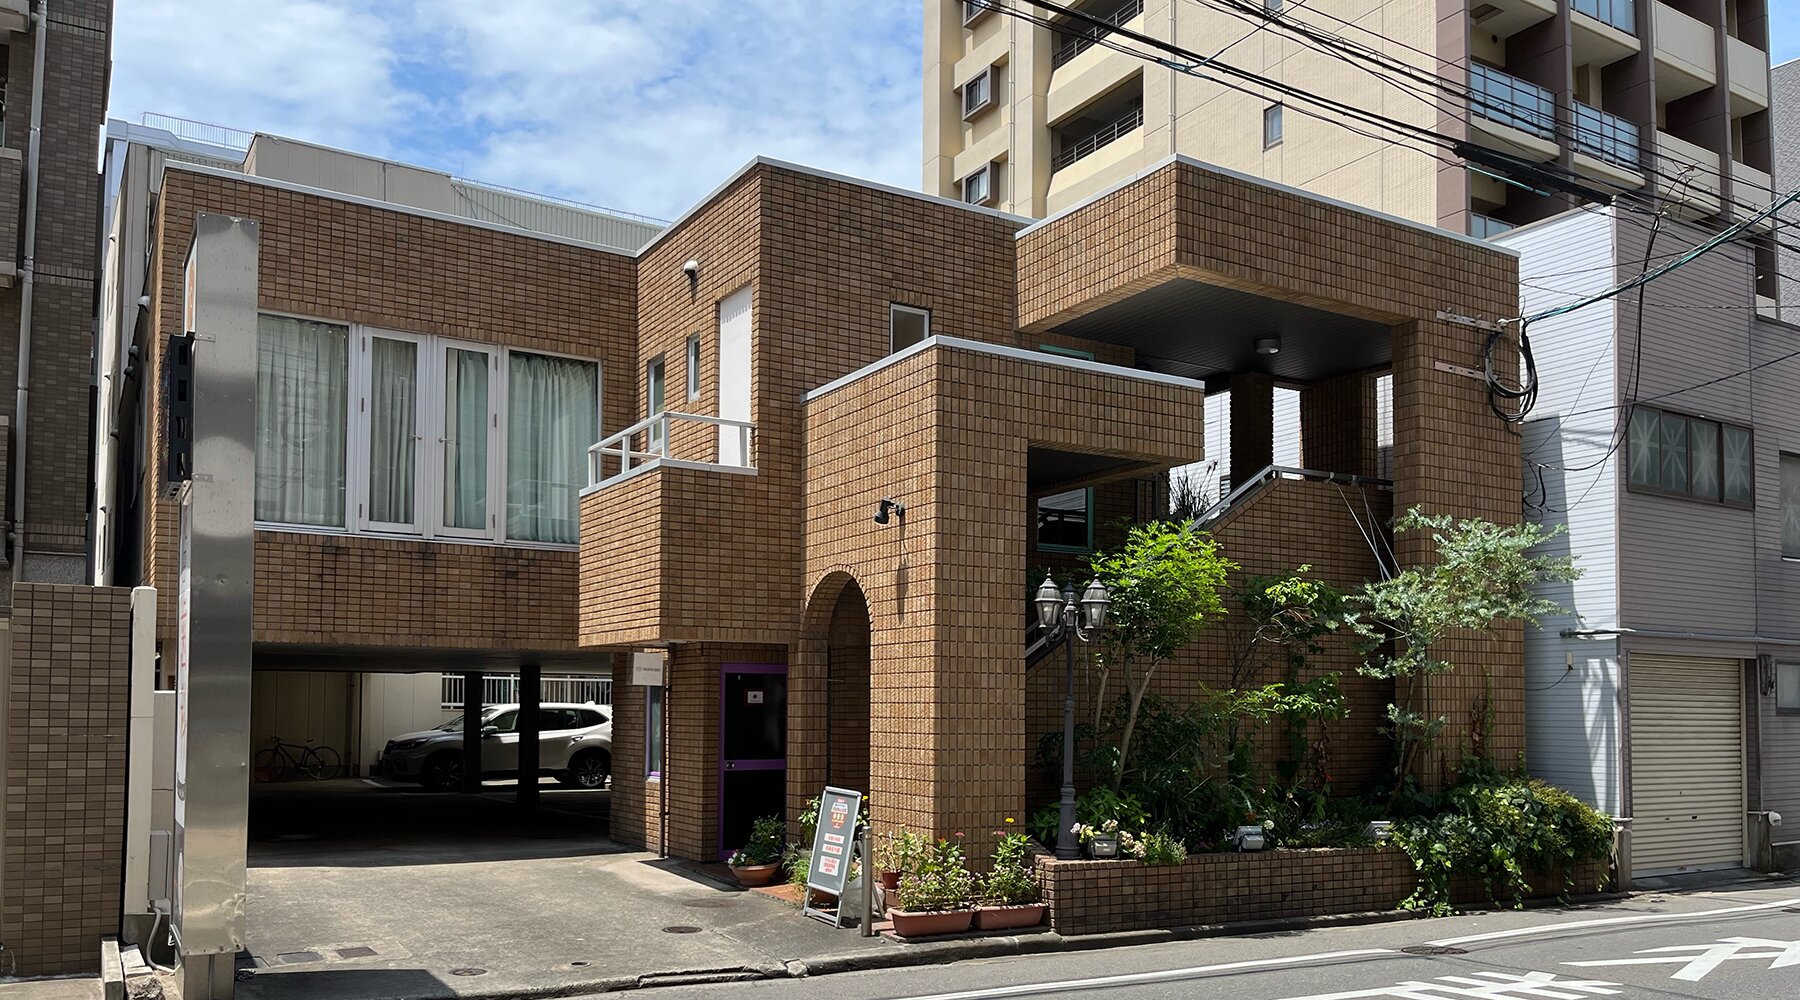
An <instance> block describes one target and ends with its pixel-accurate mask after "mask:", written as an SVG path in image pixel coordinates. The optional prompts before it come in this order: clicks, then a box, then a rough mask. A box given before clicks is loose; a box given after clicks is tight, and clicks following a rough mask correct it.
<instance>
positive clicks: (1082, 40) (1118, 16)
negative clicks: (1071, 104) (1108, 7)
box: [1050, 0, 1144, 69]
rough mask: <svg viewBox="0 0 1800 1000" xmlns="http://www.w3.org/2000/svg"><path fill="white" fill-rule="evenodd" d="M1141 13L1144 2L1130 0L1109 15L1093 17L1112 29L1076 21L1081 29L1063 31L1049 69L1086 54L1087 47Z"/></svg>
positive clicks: (1142, 0)
mask: <svg viewBox="0 0 1800 1000" xmlns="http://www.w3.org/2000/svg"><path fill="white" fill-rule="evenodd" d="M1143 12H1144V0H1131V2H1130V3H1127V4H1125V5H1124V6H1122V7H1120V8H1119V9H1118V10H1115V11H1113V12H1112V13H1111V14H1097V15H1095V17H1097V18H1098V19H1099V20H1102V21H1105V22H1106V23H1107V24H1109V25H1111V26H1112V27H1107V28H1103V27H1101V26H1099V25H1097V24H1088V23H1087V22H1085V21H1080V20H1079V19H1078V20H1077V22H1076V23H1078V24H1080V25H1081V27H1079V28H1072V29H1067V30H1064V31H1063V33H1062V41H1061V42H1059V43H1057V46H1056V51H1055V52H1052V53H1051V54H1050V68H1052V69H1055V68H1056V67H1058V66H1061V65H1062V64H1063V63H1066V62H1068V61H1069V60H1071V59H1073V58H1075V57H1076V56H1078V55H1080V54H1082V53H1083V52H1086V51H1087V50H1088V47H1089V46H1091V45H1093V44H1094V43H1095V42H1097V41H1099V40H1100V39H1102V38H1105V37H1106V36H1107V35H1110V34H1112V33H1113V28H1117V27H1119V26H1121V25H1123V24H1124V23H1125V22H1126V21H1129V20H1131V19H1132V18H1134V17H1136V16H1138V15H1139V14H1142V13H1143Z"/></svg>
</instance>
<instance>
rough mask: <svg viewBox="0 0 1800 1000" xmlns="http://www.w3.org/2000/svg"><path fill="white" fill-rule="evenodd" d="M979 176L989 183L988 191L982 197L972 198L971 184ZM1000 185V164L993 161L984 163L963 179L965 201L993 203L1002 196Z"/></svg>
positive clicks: (971, 203) (969, 202)
mask: <svg viewBox="0 0 1800 1000" xmlns="http://www.w3.org/2000/svg"><path fill="white" fill-rule="evenodd" d="M978 177H979V178H981V179H982V182H983V183H985V184H986V185H987V193H986V194H984V195H982V196H981V197H980V198H971V197H969V184H970V182H972V181H974V180H975V179H976V178H978ZM999 187H1000V164H998V163H996V162H992V161H990V162H987V163H983V164H982V165H981V166H979V167H977V168H975V170H973V171H972V172H970V174H969V175H968V176H967V177H964V178H963V179H962V194H963V201H964V202H965V203H967V204H970V205H992V204H993V203H994V202H995V201H996V200H998V198H999V197H1000V193H999Z"/></svg>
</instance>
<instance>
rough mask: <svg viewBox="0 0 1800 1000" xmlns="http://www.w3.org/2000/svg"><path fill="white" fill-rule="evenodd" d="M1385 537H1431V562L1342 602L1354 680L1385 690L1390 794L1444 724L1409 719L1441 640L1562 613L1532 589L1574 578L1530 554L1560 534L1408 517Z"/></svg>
mask: <svg viewBox="0 0 1800 1000" xmlns="http://www.w3.org/2000/svg"><path fill="white" fill-rule="evenodd" d="M1394 531H1395V533H1396V534H1400V533H1405V532H1409V531H1429V532H1431V539H1432V542H1433V544H1434V545H1435V546H1436V548H1437V558H1436V560H1435V561H1433V562H1432V563H1431V564H1429V565H1425V566H1414V567H1409V568H1407V569H1405V570H1402V571H1401V572H1400V573H1398V574H1396V575H1395V576H1393V577H1391V578H1389V579H1386V580H1379V581H1373V582H1370V583H1366V584H1364V585H1363V587H1362V590H1361V591H1360V592H1359V593H1358V594H1356V595H1355V596H1354V597H1353V598H1352V599H1351V604H1352V606H1353V608H1354V610H1353V611H1352V612H1351V613H1350V614H1349V615H1348V616H1347V624H1348V625H1349V626H1350V627H1351V628H1352V629H1353V630H1354V631H1355V632H1356V633H1357V634H1358V635H1360V636H1361V637H1362V640H1363V645H1362V651H1363V654H1364V656H1365V657H1366V660H1365V662H1364V663H1363V665H1362V667H1360V668H1359V669H1360V671H1361V672H1362V673H1364V674H1366V675H1368V676H1371V677H1382V678H1389V679H1392V680H1393V681H1394V692H1395V701H1394V702H1393V703H1391V704H1389V705H1388V723H1389V735H1390V736H1391V737H1392V739H1393V740H1394V749H1395V781H1396V790H1398V787H1399V786H1400V785H1401V784H1403V783H1404V782H1405V780H1406V778H1407V777H1408V776H1409V775H1410V774H1411V773H1412V769H1413V767H1414V766H1415V764H1416V763H1417V759H1418V756H1419V754H1420V753H1421V752H1423V751H1424V750H1426V749H1427V748H1428V747H1429V746H1430V745H1431V744H1432V743H1433V742H1434V741H1435V740H1436V738H1437V736H1438V734H1439V733H1440V732H1441V731H1442V730H1443V726H1444V724H1445V721H1446V720H1445V719H1444V718H1443V717H1441V716H1439V717H1431V716H1429V715H1427V714H1426V713H1424V712H1421V711H1419V710H1418V709H1417V705H1418V704H1419V702H1420V700H1421V699H1422V698H1423V697H1424V695H1425V692H1426V688H1427V685H1428V683H1429V678H1430V677H1432V676H1434V675H1436V674H1441V673H1444V672H1445V671H1447V670H1449V669H1451V666H1452V664H1451V663H1450V662H1448V661H1447V660H1445V659H1443V658H1442V650H1441V645H1442V643H1443V642H1444V640H1445V639H1446V638H1449V637H1451V636H1453V635H1455V634H1457V633H1461V632H1473V633H1477V634H1484V635H1493V634H1495V633H1496V631H1497V630H1498V628H1499V626H1500V625H1501V623H1503V622H1508V621H1523V622H1525V623H1526V624H1528V625H1536V624H1538V622H1539V621H1540V620H1541V619H1542V618H1543V617H1544V616H1545V615H1548V614H1551V613H1554V612H1558V611H1561V610H1563V608H1562V606H1561V605H1559V604H1557V603H1556V602H1555V601H1552V600H1550V599H1548V598H1545V597H1543V596H1540V595H1539V594H1537V593H1536V592H1535V591H1534V590H1533V588H1534V587H1535V586H1537V585H1538V584H1540V583H1544V582H1567V581H1571V580H1574V579H1575V578H1576V577H1578V576H1579V575H1580V571H1579V570H1577V569H1576V568H1575V566H1574V562H1573V560H1572V559H1570V558H1569V557H1567V556H1551V555H1532V554H1531V550H1532V549H1534V548H1536V547H1538V546H1540V545H1542V544H1544V543H1545V542H1548V541H1551V540H1552V539H1554V538H1556V537H1557V536H1558V535H1560V534H1562V532H1563V528H1562V526H1561V525H1557V526H1555V527H1551V528H1546V527H1544V526H1542V525H1537V524H1495V523H1494V522H1492V521H1484V520H1481V519H1479V518H1466V519H1457V518H1453V517H1450V516H1449V515H1446V514H1426V513H1424V512H1423V511H1422V510H1421V509H1420V508H1418V507H1414V508H1413V509H1411V510H1409V511H1407V512H1406V514H1405V515H1404V516H1402V517H1401V518H1400V519H1399V520H1398V521H1396V522H1395V523H1394Z"/></svg>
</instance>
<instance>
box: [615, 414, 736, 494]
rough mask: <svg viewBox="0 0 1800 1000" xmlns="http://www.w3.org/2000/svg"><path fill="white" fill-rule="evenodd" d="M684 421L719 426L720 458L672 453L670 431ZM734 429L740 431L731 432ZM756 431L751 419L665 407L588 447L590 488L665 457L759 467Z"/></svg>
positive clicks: (733, 465) (709, 463)
mask: <svg viewBox="0 0 1800 1000" xmlns="http://www.w3.org/2000/svg"><path fill="white" fill-rule="evenodd" d="M683 423H689V424H711V425H713V426H715V427H718V428H719V437H718V445H719V450H718V458H716V459H699V458H686V459H684V458H683V457H682V456H680V455H672V454H670V453H669V443H670V441H671V440H672V437H671V434H670V432H671V431H672V430H673V428H674V426H676V425H679V424H683ZM732 431H736V434H735V435H734V434H733V433H731V432H732ZM755 432H756V424H754V423H752V422H750V421H748V420H731V419H728V418H726V417H709V416H706V415H705V414H700V413H677V412H675V411H673V410H665V411H664V412H662V413H658V414H656V415H655V416H653V417H645V418H644V419H642V420H640V421H638V422H637V423H635V424H632V425H631V426H630V427H627V428H625V429H624V430H622V431H619V432H618V433H617V434H614V435H612V436H611V437H608V438H605V439H603V440H601V441H600V442H599V443H598V444H595V445H594V446H593V447H591V448H589V449H588V488H589V489H594V488H597V487H601V486H606V485H608V484H611V483H614V482H617V481H619V480H621V479H624V478H625V477H627V476H630V475H631V474H633V473H634V472H638V471H641V470H642V469H643V467H644V465H645V464H647V463H649V462H653V461H659V460H663V459H670V460H674V461H690V462H697V463H700V464H704V465H719V466H728V467H731V468H740V469H752V468H755V467H756V460H755V455H756V452H755V451H753V450H752V448H753V446H754V445H755V436H756V433H755ZM639 437H642V438H643V439H644V448H643V450H639V449H638V447H637V442H638V438H639ZM734 452H735V456H734V455H733V453H734ZM734 457H735V459H736V460H735V461H734V460H733V458H734ZM609 461H611V462H614V463H616V464H617V466H618V468H616V469H614V470H611V471H609V470H608V469H607V464H608V462H609Z"/></svg>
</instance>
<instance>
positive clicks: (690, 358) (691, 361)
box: [686, 333, 700, 400]
mask: <svg viewBox="0 0 1800 1000" xmlns="http://www.w3.org/2000/svg"><path fill="white" fill-rule="evenodd" d="M686 364H687V373H686V374H687V398H688V399H689V400H695V399H699V398H700V335H699V334H697V333H696V334H694V335H693V336H692V337H689V338H688V339H687V362H686Z"/></svg>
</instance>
